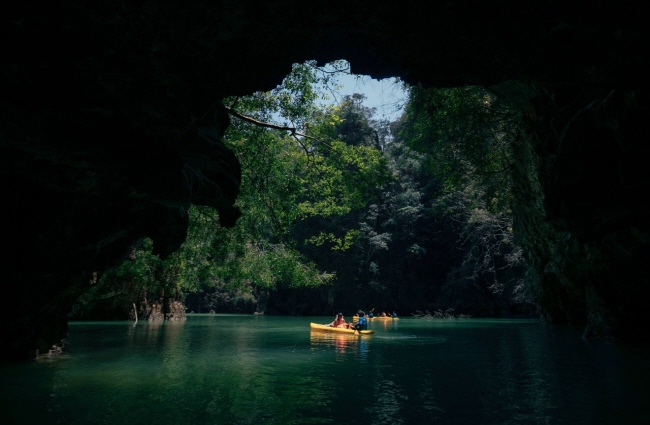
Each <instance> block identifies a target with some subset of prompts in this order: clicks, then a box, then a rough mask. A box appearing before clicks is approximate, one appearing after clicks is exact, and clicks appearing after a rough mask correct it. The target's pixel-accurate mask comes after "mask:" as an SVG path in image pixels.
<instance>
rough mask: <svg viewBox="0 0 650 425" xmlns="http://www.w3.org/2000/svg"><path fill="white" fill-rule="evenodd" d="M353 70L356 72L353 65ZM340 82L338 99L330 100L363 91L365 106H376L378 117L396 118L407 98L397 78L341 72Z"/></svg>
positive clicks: (337, 93)
mask: <svg viewBox="0 0 650 425" xmlns="http://www.w3.org/2000/svg"><path fill="white" fill-rule="evenodd" d="M325 67H327V65H325ZM351 70H352V71H353V72H354V68H353V66H351ZM338 84H339V85H340V86H341V87H340V89H339V90H337V91H336V95H337V96H338V99H331V100H330V102H336V101H338V100H340V99H341V98H342V97H343V96H344V95H351V94H354V93H362V94H364V95H366V101H365V102H364V106H367V107H370V108H376V110H377V112H376V116H375V118H377V119H382V118H386V119H390V120H395V119H396V118H397V117H399V116H400V115H401V113H402V111H403V107H404V104H405V103H406V99H407V95H406V92H405V91H404V90H403V88H402V85H401V83H400V82H399V80H398V79H396V78H386V79H383V80H375V79H373V78H371V77H369V76H367V75H355V74H341V75H340V76H339V77H338ZM330 97H333V96H332V95H330Z"/></svg>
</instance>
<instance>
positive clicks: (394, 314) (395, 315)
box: [393, 311, 397, 319]
mask: <svg viewBox="0 0 650 425" xmlns="http://www.w3.org/2000/svg"><path fill="white" fill-rule="evenodd" d="M396 317H397V313H396V312H394V311H393V319H394V318H396Z"/></svg>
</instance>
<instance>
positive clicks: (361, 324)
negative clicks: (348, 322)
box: [353, 311, 368, 331]
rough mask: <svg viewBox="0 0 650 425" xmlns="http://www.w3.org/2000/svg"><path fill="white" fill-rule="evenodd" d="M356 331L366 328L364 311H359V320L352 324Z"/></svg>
mask: <svg viewBox="0 0 650 425" xmlns="http://www.w3.org/2000/svg"><path fill="white" fill-rule="evenodd" d="M353 328H354V330H356V331H365V330H366V329H368V321H367V320H366V313H364V312H363V311H360V312H359V321H358V322H357V324H356V325H354V326H353Z"/></svg>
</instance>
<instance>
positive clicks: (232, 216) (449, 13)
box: [0, 0, 648, 358]
mask: <svg viewBox="0 0 650 425" xmlns="http://www.w3.org/2000/svg"><path fill="white" fill-rule="evenodd" d="M643 16H644V14H643V13H641V11H638V10H633V9H632V8H631V7H628V6H620V5H618V4H617V3H616V2H614V1H605V2H600V3H598V4H597V5H591V6H589V8H588V9H586V8H585V6H584V5H583V4H581V3H580V2H564V3H558V4H557V5H556V6H549V5H548V3H547V2H538V1H531V2H522V3H521V4H513V3H511V2H503V1H497V2H489V3H487V2H486V3H485V4H484V5H479V6H477V5H476V4H475V2H472V3H470V2H446V3H439V4H438V3H436V4H433V5H431V4H427V6H426V8H425V7H424V6H423V5H422V4H421V3H418V2H412V3H410V2H406V3H405V2H395V1H373V2H366V1H358V2H342V3H339V2H320V1H315V2H298V1H292V0H288V1H284V2H262V1H250V2H237V1H223V2H214V1H196V2H186V3H183V4H181V3H178V2H172V1H165V0H163V1H144V2H142V1H138V2H136V1H126V2H120V3H112V2H96V3H81V2H63V3H49V4H47V5H42V4H35V2H34V3H32V2H18V3H16V4H13V5H12V6H10V7H8V8H7V9H6V10H4V11H3V16H2V28H3V38H2V40H3V41H2V51H3V62H2V65H1V67H0V77H1V78H0V84H1V89H0V93H2V95H1V96H2V97H1V98H0V109H1V111H2V113H1V114H0V161H1V167H0V170H1V172H2V183H1V187H2V195H3V199H4V201H5V202H4V206H5V207H4V211H5V214H3V216H4V217H5V220H4V221H3V223H4V227H5V231H4V232H3V235H4V238H3V242H4V247H5V249H4V250H3V252H4V254H3V259H2V266H0V279H1V281H2V284H3V285H4V287H5V291H6V292H7V293H13V295H12V298H11V301H10V303H9V304H10V305H9V310H8V312H7V314H8V315H9V317H10V323H9V330H8V332H6V333H5V337H4V338H3V341H2V350H1V352H2V353H3V356H6V357H11V358H24V357H29V356H30V355H31V353H33V352H34V351H35V350H36V349H37V348H38V347H39V345H40V346H41V347H49V346H51V345H52V343H54V342H56V341H57V340H59V339H60V338H61V337H62V336H63V335H64V333H65V328H66V325H65V323H66V314H67V313H68V311H69V306H70V304H71V302H72V301H73V300H74V299H75V298H77V297H78V296H79V294H81V293H83V292H84V291H85V290H86V289H87V288H89V287H90V286H91V285H92V284H93V281H94V280H95V278H94V277H93V276H95V275H94V273H96V272H99V273H101V272H102V271H103V270H105V269H106V268H107V267H110V266H112V265H114V264H116V263H118V262H119V261H121V260H122V259H123V258H124V257H125V256H126V255H128V252H129V250H130V248H131V246H132V245H133V243H135V242H136V241H137V240H139V239H140V238H142V237H145V236H147V237H150V238H151V239H152V240H153V241H154V249H155V250H156V251H157V252H158V253H160V254H161V255H163V256H164V255H165V254H168V253H170V252H172V251H174V250H175V249H177V248H178V246H179V245H180V244H181V243H182V242H183V240H184V238H185V234H186V229H187V209H188V207H189V205H190V204H200V205H209V206H212V207H214V208H217V209H218V210H219V212H220V217H221V222H222V224H223V225H226V226H228V225H233V224H234V223H235V222H236V219H237V217H238V216H239V214H240V212H239V211H238V210H237V209H236V208H235V207H234V206H233V204H234V202H235V199H236V196H237V193H238V185H239V179H240V168H239V163H238V161H237V159H236V158H235V157H234V155H233V154H232V153H231V152H230V151H229V150H228V149H226V148H225V147H224V146H223V144H222V142H221V136H222V135H223V132H224V131H225V129H226V128H227V125H228V117H227V115H226V113H225V111H224V109H223V107H222V106H221V105H220V99H222V98H224V97H225V96H229V95H244V94H249V93H251V92H253V91H255V90H267V89H270V88H272V87H274V86H275V85H276V84H277V83H279V82H280V81H281V79H282V77H283V76H284V75H285V74H286V73H287V72H288V71H289V69H290V66H291V64H292V63H293V62H302V61H304V60H307V59H317V60H319V61H321V62H325V61H329V60H333V59H340V58H345V59H347V60H349V61H350V62H351V63H352V66H353V71H354V72H356V73H363V74H370V75H373V76H375V77H385V76H395V75H397V76H401V77H402V78H404V79H405V80H406V81H407V82H409V83H414V84H415V83H422V84H423V85H425V86H455V85H464V84H476V85H485V86H492V85H498V84H501V83H503V82H507V81H512V80H519V81H523V82H525V83H526V84H527V85H528V87H531V86H532V87H534V90H533V91H532V93H533V95H530V93H529V91H527V90H528V89H527V90H523V89H520V88H517V87H520V86H519V85H516V84H513V85H511V86H508V85H505V86H504V85H502V86H501V88H502V89H503V88H504V87H506V88H507V87H514V88H513V89H512V90H501V91H500V92H499V94H500V95H501V96H504V97H509V98H512V99H513V101H516V100H518V99H525V102H523V101H522V105H523V106H522V108H523V110H524V111H527V112H526V113H527V114H528V115H527V119H528V123H529V124H528V125H529V126H528V129H527V133H526V134H527V136H526V137H528V143H529V144H528V146H529V150H528V151H526V152H522V155H523V156H522V162H521V164H520V166H521V170H520V171H521V175H522V182H529V183H530V182H533V183H534V187H533V189H534V190H532V191H531V190H528V189H527V188H526V184H528V183H522V187H521V192H520V193H521V199H520V200H519V204H518V206H517V208H516V211H515V214H516V215H517V220H518V222H517V226H518V227H517V228H516V229H515V231H516V232H519V234H520V238H521V240H522V244H523V245H524V246H525V247H527V248H528V252H529V262H530V263H531V264H532V269H531V272H530V276H529V277H530V279H531V282H534V284H535V287H536V288H537V291H538V294H537V295H538V297H539V300H540V305H541V307H542V308H543V309H544V311H545V312H546V313H547V314H548V315H549V317H550V316H552V317H553V318H555V319H557V320H560V319H561V320H570V321H573V322H584V323H590V328H589V329H590V332H593V333H595V334H596V333H600V334H602V333H608V334H611V335H618V336H622V337H626V338H627V339H629V338H630V337H633V335H637V337H638V332H637V331H640V328H638V327H634V326H631V325H632V324H634V323H640V322H641V320H640V318H641V314H642V308H641V302H642V298H641V297H639V292H640V291H641V290H642V289H643V286H644V285H646V284H647V278H646V277H645V276H646V274H645V273H642V272H643V270H642V267H643V262H644V261H643V260H645V259H647V258H648V255H647V253H648V229H647V224H645V222H646V221H647V220H644V218H645V213H644V211H645V210H644V208H643V205H644V204H645V203H644V199H643V194H644V193H647V189H648V171H647V169H648V167H647V166H644V164H643V163H642V161H643V159H642V158H643V156H642V155H641V152H643V150H642V147H643V140H644V139H643V137H642V133H641V126H642V125H643V123H645V122H647V118H648V117H647V106H648V102H647V98H646V92H645V91H643V90H642V89H643V88H644V87H645V77H644V76H643V75H642V74H641V71H642V69H643V67H642V66H641V65H642V64H643V63H644V60H645V58H646V56H647V46H648V32H647V30H646V27H645V25H644V23H643V22H642V17H643ZM526 155H527V156H526ZM533 183H531V184H533ZM628 326H631V327H628ZM625 329H628V330H632V332H629V331H625Z"/></svg>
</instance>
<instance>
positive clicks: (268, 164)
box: [72, 61, 533, 318]
mask: <svg viewBox="0 0 650 425" xmlns="http://www.w3.org/2000/svg"><path fill="white" fill-rule="evenodd" d="M347 69H348V68H347V66H346V63H345V62H344V61H341V62H336V63H334V64H332V65H331V66H330V68H327V69H325V68H322V67H318V66H317V64H316V63H315V62H314V61H311V62H306V63H303V64H295V65H294V66H293V69H292V71H291V73H290V74H289V75H288V76H287V77H286V78H285V80H284V81H283V83H282V84H281V85H280V86H278V87H277V88H276V89H275V90H272V91H269V92H258V93H254V94H252V95H250V96H245V97H236V98H235V97H233V98H227V99H224V100H223V105H224V106H225V107H226V109H227V110H228V111H229V113H230V115H231V125H230V128H229V130H228V132H227V133H226V136H225V143H226V144H227V146H228V147H229V148H231V149H232V150H233V151H234V152H235V153H236V155H237V157H238V158H239V160H240V162H241V164H242V170H243V174H242V184H241V193H240V196H239V198H238V207H239V208H240V209H241V210H242V211H243V216H242V217H241V218H240V219H239V221H238V223H237V225H236V226H235V227H234V228H222V227H220V226H219V220H218V216H217V212H216V211H215V210H213V209H211V208H208V207H192V208H191V209H190V210H189V211H188V214H189V221H190V228H189V234H188V236H187V240H186V241H185V243H184V244H183V246H182V247H181V249H180V250H178V251H177V252H175V253H173V254H172V255H170V256H168V257H167V258H164V259H163V258H160V257H159V256H157V255H154V254H152V243H151V241H150V240H143V241H141V243H140V244H139V245H138V246H134V247H133V250H132V252H131V254H130V256H129V258H128V259H126V260H125V261H124V262H123V263H122V264H121V265H120V266H119V267H116V268H114V269H111V270H109V271H107V272H106V273H105V274H104V275H102V276H100V277H98V279H97V282H96V283H95V284H94V286H93V289H92V290H91V291H90V292H88V293H87V294H86V295H84V297H82V298H81V299H80V300H79V301H78V303H77V305H76V306H75V310H74V311H73V314H72V317H73V318H118V317H124V315H125V314H127V313H128V312H129V310H130V309H132V307H131V306H132V305H133V304H134V303H149V302H151V301H152V300H164V299H174V300H179V301H182V302H183V303H184V305H185V306H186V307H187V310H188V311H194V312H197V313H198V312H208V311H217V312H246V313H253V312H259V313H268V314H331V313H332V312H333V311H334V310H345V309H347V310H348V311H356V309H357V308H364V309H370V308H373V307H374V308H377V309H378V310H381V309H390V310H397V311H399V312H401V313H402V314H408V313H410V312H413V311H416V310H425V309H426V310H431V311H434V310H441V309H445V310H447V309H453V311H455V312H457V313H464V314H471V315H474V316H504V315H519V314H528V313H530V312H532V311H533V306H532V304H531V303H530V302H529V301H530V300H529V298H528V295H527V293H526V290H525V287H524V285H523V275H524V272H525V264H524V260H523V256H522V252H521V248H520V247H518V246H517V244H516V241H515V238H514V232H513V224H512V214H511V211H510V203H511V201H512V198H511V188H512V182H511V174H510V170H511V169H512V167H513V160H512V149H513V147H514V146H515V144H516V143H517V113H516V111H514V110H512V108H511V107H510V106H509V105H507V104H505V103H502V102H501V101H500V100H499V98H498V97H497V96H496V95H494V94H493V93H491V92H490V91H488V90H487V89H485V88H481V87H462V88H453V89H424V88H422V87H408V88H407V91H408V102H407V104H406V107H405V108H404V113H403V114H402V115H401V117H399V118H398V119H397V120H395V121H392V122H391V121H388V120H382V119H378V118H377V117H376V111H375V110H374V109H373V108H369V107H366V106H364V96H363V95H361V94H355V95H352V96H345V97H344V98H342V99H341V101H340V102H338V103H328V104H325V106H323V104H322V103H321V102H319V100H322V99H323V98H326V97H327V96H328V93H329V92H330V91H331V90H333V89H334V88H335V87H336V84H337V81H336V79H337V76H338V75H340V73H342V72H348V71H347ZM447 311H449V310H447Z"/></svg>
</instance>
